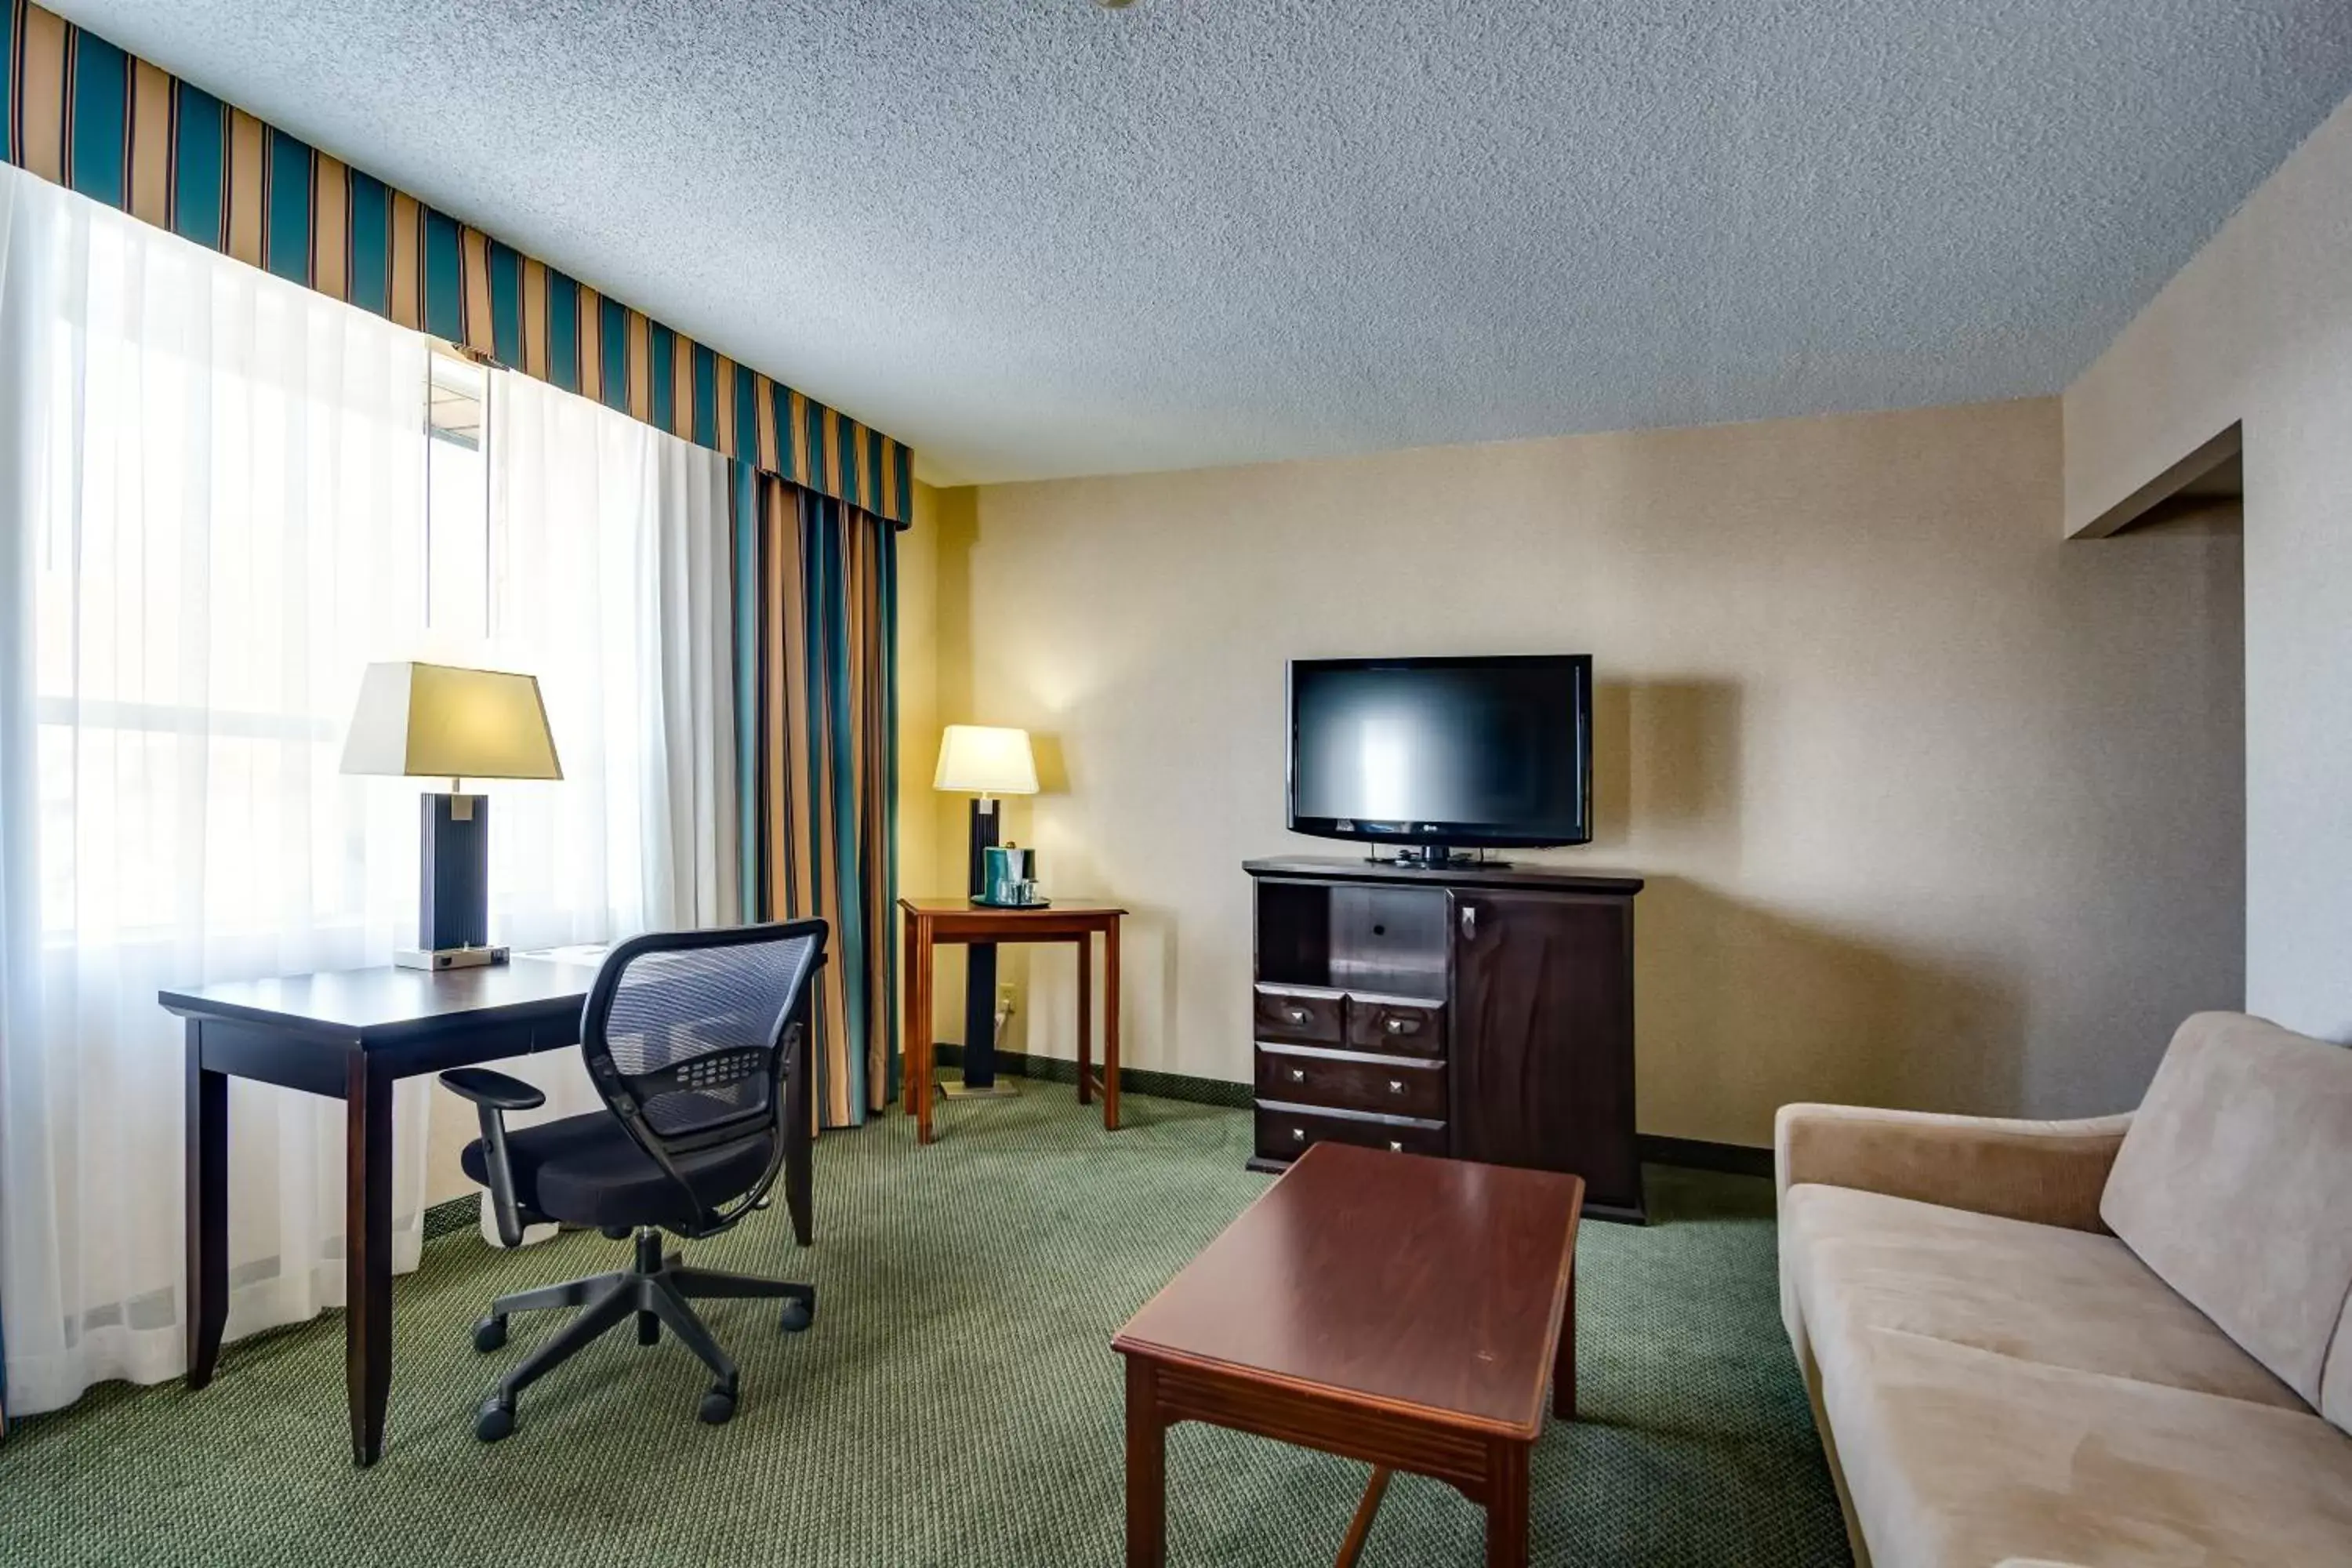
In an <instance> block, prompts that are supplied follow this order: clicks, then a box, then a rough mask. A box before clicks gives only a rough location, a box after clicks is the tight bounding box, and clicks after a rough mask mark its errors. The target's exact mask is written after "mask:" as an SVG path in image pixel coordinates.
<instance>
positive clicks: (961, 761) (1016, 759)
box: [931, 724, 1037, 795]
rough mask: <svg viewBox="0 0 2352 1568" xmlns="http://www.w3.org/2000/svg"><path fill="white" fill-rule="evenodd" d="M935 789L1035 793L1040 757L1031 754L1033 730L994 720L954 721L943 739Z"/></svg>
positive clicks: (933, 777) (932, 781)
mask: <svg viewBox="0 0 2352 1568" xmlns="http://www.w3.org/2000/svg"><path fill="white" fill-rule="evenodd" d="M931 787H932V788H933V789H947V790H964V791H968V792H970V793H971V794H973V795H1035V794H1036V793H1037V760H1036V758H1034V757H1033V756H1031V755H1030V754H1029V731H1026V730H1005V729H999V728H997V727H996V726H994V725H991V724H950V725H949V726H948V732H947V733H946V734H945V735H943V736H941V737H940V771H939V772H938V773H935V774H933V775H932V778H931Z"/></svg>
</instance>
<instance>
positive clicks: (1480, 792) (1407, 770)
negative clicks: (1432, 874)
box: [1290, 654, 1592, 863]
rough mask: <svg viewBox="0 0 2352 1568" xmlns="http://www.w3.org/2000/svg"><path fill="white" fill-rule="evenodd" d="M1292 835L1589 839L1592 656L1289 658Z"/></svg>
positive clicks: (1434, 852) (1499, 842) (1410, 854)
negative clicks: (1290, 659)
mask: <svg viewBox="0 0 2352 1568" xmlns="http://www.w3.org/2000/svg"><path fill="white" fill-rule="evenodd" d="M1290 828H1291V831H1292V832H1294V833H1308V834H1315V835H1318V836H1320V837H1326V838H1352V839H1360V840H1363V841H1367V842H1370V843H1372V844H1375V845H1377V844H1382V843H1389V844H1394V845H1397V846H1399V847H1400V848H1401V849H1402V850H1403V851H1405V856H1404V858H1408V859H1415V860H1419V859H1424V858H1425V859H1428V860H1429V861H1431V862H1432V863H1443V862H1444V860H1445V859H1447V858H1450V857H1451V854H1452V852H1453V850H1454V849H1455V848H1486V847H1537V846H1543V845H1554V844H1586V843H1590V842H1591V838H1592V659H1591V656H1590V655H1588V654H1537V655H1505V656H1497V657H1494V658H1313V659H1293V660H1292V661H1291V663H1290Z"/></svg>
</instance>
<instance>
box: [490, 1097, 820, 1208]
mask: <svg viewBox="0 0 2352 1568" xmlns="http://www.w3.org/2000/svg"><path fill="white" fill-rule="evenodd" d="M774 1149H775V1139H774V1137H773V1136H772V1135H771V1134H768V1133H761V1134H760V1135H759V1136H757V1137H754V1138H750V1139H746V1140H744V1141H743V1142H738V1143H729V1144H725V1145H722V1146H720V1147H719V1148H716V1149H708V1150H704V1151H702V1152H698V1153H693V1154H686V1155H680V1156H677V1168H678V1173H680V1174H681V1175H683V1176H685V1177H686V1179H687V1181H688V1184H690V1185H691V1186H692V1187H693V1188H694V1191H695V1194H696V1195H698V1197H700V1198H701V1200H702V1201H703V1203H704V1204H705V1205H709V1206H711V1207H714V1208H715V1207H717V1206H718V1205H720V1204H723V1203H726V1202H727V1201H728V1200H730V1198H736V1197H740V1196H741V1195H742V1194H745V1193H748V1192H750V1191H751V1189H752V1188H753V1187H755V1186H757V1185H759V1183H760V1178H761V1175H762V1174H764V1173H766V1171H767V1169H768V1161H769V1158H770V1157H771V1155H772V1154H773V1152H774ZM459 1160H460V1163H462V1164H463V1165H464V1166H465V1168H466V1174H467V1175H468V1176H471V1177H472V1178H473V1179H474V1180H475V1181H477V1182H479V1183H481V1184H483V1185H485V1186H488V1184H489V1167H488V1163H487V1162H486V1161H485V1159H484V1156H483V1152H482V1142H481V1140H480V1139H476V1140H475V1141H474V1142H471V1143H468V1144H467V1145H466V1151H465V1152H464V1154H462V1155H461V1156H459ZM507 1163H508V1164H509V1167H510V1168H511V1169H512V1170H513V1172H514V1185H515V1198H516V1200H517V1201H518V1202H520V1204H521V1205H522V1206H523V1207H525V1208H527V1209H534V1210H537V1211H538V1212H539V1213H541V1214H542V1215H546V1216H547V1217H548V1218H550V1219H551V1220H557V1221H560V1222H562V1224H565V1225H580V1226H599V1227H602V1226H638V1225H667V1226H688V1225H691V1224H693V1223H694V1221H695V1218H696V1215H695V1213H694V1208H693V1205H690V1204H689V1203H688V1202H687V1199H686V1195H685V1194H683V1193H680V1192H679V1191H678V1190H677V1183H675V1182H673V1181H671V1180H670V1178H669V1175H668V1173H667V1172H665V1171H663V1169H662V1168H661V1167H660V1166H659V1165H657V1164H656V1163H654V1161H653V1157H652V1156H651V1155H649V1154H647V1153H646V1152H645V1151H644V1150H643V1149H640V1148H638V1147H637V1145H636V1142H635V1140H634V1139H632V1138H631V1137H630V1136H629V1134H628V1131H627V1130H626V1129H625V1128H624V1127H623V1126H622V1125H621V1122H620V1120H619V1119H618V1118H617V1117H615V1116H614V1115H613V1113H612V1112H610V1111H608V1110H594V1111H591V1112H589V1113H588V1114H587V1115H584V1116H567V1117H565V1118H564V1119H563V1120H562V1121H544V1122H541V1123H540V1124H539V1125H538V1126H536V1127H518V1128H516V1129H514V1130H513V1131H509V1133H508V1134H507Z"/></svg>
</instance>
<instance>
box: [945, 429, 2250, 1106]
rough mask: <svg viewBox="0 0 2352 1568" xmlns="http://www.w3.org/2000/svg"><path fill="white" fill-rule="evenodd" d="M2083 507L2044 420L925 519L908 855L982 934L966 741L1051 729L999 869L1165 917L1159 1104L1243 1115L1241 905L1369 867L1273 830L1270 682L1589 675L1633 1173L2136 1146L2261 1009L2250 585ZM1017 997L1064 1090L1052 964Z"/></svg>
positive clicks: (1280, 469) (1510, 458)
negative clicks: (1425, 658)
mask: <svg viewBox="0 0 2352 1568" xmlns="http://www.w3.org/2000/svg"><path fill="white" fill-rule="evenodd" d="M2062 492H2063V487H2062V464H2061V451H2060V416H2059V405H2058V404H2057V403H2056V401H2055V400H2041V401H2031V402H2020V403H2011V404H2000V405H1980V406H1973V407H1964V408H1947V409H1934V410H1927V411H1922V412H1916V413H1906V414H1893V415H1874V416H1844V417H1834V418H1822V419H1811V420H1801V421H1789V422H1779V423H1769V424H1756V425H1745V426H1725V427H1717V428H1709V429H1698V430H1675V431H1656V432H1644V433H1634V434H1625V435H1611V436H1591V437H1563V438H1559V439H1554V440H1543V441H1529V442H1519V443H1511V444H1505V445H1495V446H1480V447H1445V448H1434V449H1428V450H1421V451H1412V452H1403V453H1395V454H1388V455H1382V456H1376V457H1367V458H1351V459H1343V460H1337V461H1318V462H1301V463H1287V464H1276V465H1266V466H1261V467H1253V468H1228V469H1215V470H1205V471H1196V472H1186V473H1171V474H1158V475H1143V476H1131V477H1124V478H1111V479H1076V480H1057V481H1050V482H1044V483H1037V484H1025V485H1003V486H992V487H987V488H983V489H978V490H961V491H950V492H940V494H938V495H936V496H933V497H930V498H928V500H927V507H928V510H927V513H926V516H927V518H928V519H929V526H930V527H931V528H932V537H931V539H930V540H929V542H928V543H927V544H923V545H918V546H917V547H916V549H917V550H918V551H919V550H924V549H928V550H929V552H930V554H929V560H930V563H931V565H932V567H933V570H934V572H935V574H936V577H935V584H934V589H935V592H936V593H937V595H938V598H937V604H938V612H939V613H938V616H937V619H936V622H935V624H934V625H933V626H932V627H931V628H930V634H929V650H930V653H931V655H932V658H933V659H934V665H933V672H932V675H931V680H932V686H931V692H932V699H931V700H932V704H933V707H934V709H935V711H934V712H933V713H932V714H931V715H930V725H931V727H930V728H929V731H928V732H927V733H919V732H917V727H916V721H915V719H914V718H913V716H912V714H911V710H912V709H913V707H914V706H915V705H914V704H908V705H907V706H908V709H909V710H910V717H909V720H908V723H909V731H908V736H907V741H906V744H907V751H906V754H905V755H906V761H905V767H906V772H907V774H908V789H909V796H908V814H907V820H908V822H909V823H910V824H914V825H916V826H913V828H912V829H911V831H912V832H914V833H921V832H925V831H928V832H929V834H930V835H931V843H930V847H929V849H928V850H926V851H925V853H926V854H928V855H929V865H930V867H931V868H932V879H933V881H934V884H935V886H934V888H933V889H932V890H938V891H952V890H954V885H955V882H956V880H957V877H958V875H959V874H960V864H961V862H960V858H958V855H957V854H953V853H951V854H949V855H947V856H946V857H945V858H944V859H943V858H942V857H941V850H942V849H943V848H946V849H952V848H954V847H960V846H961V802H960V801H956V800H951V799H949V800H943V801H942V802H940V803H939V804H941V805H944V806H945V807H946V810H945V811H944V812H943V813H942V812H939V811H934V812H933V813H931V814H929V816H926V815H925V814H924V813H923V812H922V811H921V809H920V807H919V805H918V804H917V803H916V802H915V801H914V799H913V798H912V797H913V795H916V794H919V792H920V791H921V790H922V789H923V788H925V787H927V786H928V783H929V768H930V764H931V760H932V758H933V756H934V755H935V748H936V743H937V732H936V727H935V726H936V723H937V722H940V721H948V720H952V719H972V720H977V721H985V722H992V723H1010V724H1020V725H1024V726H1026V727H1028V728H1030V729H1031V730H1033V731H1035V732H1036V734H1037V736H1038V737H1039V740H1040V742H1041V763H1043V764H1044V767H1045V772H1046V773H1047V774H1048V789H1047V793H1045V794H1044V795H1040V796H1038V797H1036V798H1035V799H1034V801H1029V802H1016V803H1013V805H1012V806H1011V808H1010V815H1009V820H1008V823H1007V831H1008V833H1009V834H1010V835H1011V836H1012V837H1014V838H1016V839H1018V840H1020V841H1022V842H1024V843H1034V844H1035V845H1036V846H1038V847H1039V848H1040V851H1041V854H1042V857H1043V862H1044V876H1045V882H1046V884H1047V890H1048V891H1049V892H1052V893H1056V894H1062V895H1070V896H1076V895H1088V894H1100V895H1107V896H1110V897H1115V898H1117V899H1118V900H1121V901H1122V902H1124V903H1126V904H1128V905H1129V906H1130V907H1131V908H1132V909H1133V910H1135V918H1134V921H1133V924H1132V928H1131V932H1130V936H1129V944H1128V964H1127V973H1126V978H1127V987H1128V991H1127V1010H1126V1025H1127V1029H1128V1040H1129V1050H1128V1056H1129V1062H1130V1063H1131V1064H1133V1065H1136V1066H1139V1067H1149V1068H1166V1069H1172V1070H1176V1071H1181V1072H1186V1073H1192V1074H1196V1075H1200V1076H1204V1077H1213V1078H1220V1079H1245V1078H1247V1077H1248V1074H1249V1062H1250V1054H1249V1053H1250V1039H1249V1029H1248V1023H1247V1018H1248V1014H1247V999H1248V989H1249V963H1250V922H1249V902H1248V880H1247V879H1246V877H1245V876H1244V874H1243V872H1242V870H1241V868H1240V862H1241V861H1242V860H1243V859H1244V858H1248V857H1251V856H1256V855H1265V854H1275V853H1298V852H1306V853H1325V852H1328V853H1347V852H1348V850H1347V847H1344V846H1339V845H1330V844H1325V843H1321V842H1318V841H1315V840H1309V839H1303V838H1297V837H1292V836H1290V835H1289V834H1287V833H1286V831H1285V829H1284V826H1283V799H1282V791H1283V784H1282V779H1283V732H1282V731H1283V661H1284V660H1285V659H1286V658H1290V657H1294V656H1298V657H1307V656H1317V655H1340V654H1367V653H1372V654H1385V653H1397V654H1409V653H1445V652H1479V651H1494V652H1537V651H1583V652H1590V653H1591V654H1592V655H1594V657H1595V660H1596V667H1597V670H1598V678H1599V681H1600V690H1599V696H1598V711H1597V721H1598V722H1597V735H1596V740H1597V753H1598V754H1597V774H1598V779H1597V784H1598V810H1599V817H1600V833H1599V841H1598V842H1597V843H1596V844H1595V845H1593V846H1592V847H1590V848H1587V849H1582V850H1574V851H1552V852H1545V853H1543V854H1542V855H1541V856H1540V858H1542V859H1544V860H1546V861H1548V862H1551V863H1557V864H1561V865H1568V866H1589V867H1594V868H1609V869H1619V870H1626V871H1632V872H1635V873H1638V874H1641V875H1643V876H1645V877H1648V878H1649V879H1651V886H1650V889H1649V890H1648V891H1647V892H1646V893H1644V894H1643V897H1642V900H1641V902H1640V905H1639V945H1640V961H1639V965H1638V987H1639V992H1638V1010H1639V1028H1638V1035H1639V1052H1640V1062H1639V1084H1640V1094H1641V1107H1642V1110H1641V1123H1642V1126H1643V1130H1644V1131H1651V1132H1656V1133H1664V1134H1670V1135H1677V1136H1684V1137H1695V1138H1708V1139H1720V1140H1726V1141H1730V1142H1744V1143H1751V1144H1753V1143H1761V1142H1766V1141H1767V1140H1768V1138H1769V1129H1770V1123H1771V1116H1772V1112H1773V1110H1774V1108H1775V1107H1777V1106H1778V1105H1780V1103H1782V1102H1783V1101H1787V1100H1801V1099H1829V1100H1860V1101H1868V1102H1874V1103H1892V1104H1914V1105H1921V1106H1936V1107H1948V1108H1954V1109H1962V1110H1984V1111H2020V1110H2024V1111H2038V1112H2052V1113H2065V1112H2074V1111H2091V1110H2106V1109H2112V1108H2116V1107H2121V1106H2126V1105H2129V1104H2131V1103H2133V1102H2134V1101H2135V1100H2136V1099H2137V1095H2138V1093H2139V1091H2140V1089H2141V1088H2142V1087H2143V1086H2144V1084H2145V1082H2146V1079H2147V1074H2148V1072H2149V1070H2150V1069H2151V1068H2152V1066H2153V1064H2154V1062H2155V1060H2156V1058H2157V1057H2158V1054H2159V1052H2160V1051H2161V1048H2162V1047H2163V1044H2164V1041H2165V1038H2166V1037H2167V1036H2168V1033H2169V1031H2170V1029H2171V1027H2172V1026H2173V1025H2174V1024H2176V1023H2177V1022H2178V1021H2179V1018H2180V1017H2181V1016H2182V1015H2184V1014H2185V1013H2187V1012H2189V1011H2190V1010H2191V1009H2193V1008H2196V1007H2200V1006H2216V1005H2220V1006H2227V1005H2236V1004H2237V1002H2238V1001H2239V999H2240V994H2241V990H2242V969H2241V956H2242V934H2241V890H2240V882H2239V871H2240V861H2239V838H2240V834H2241V819H2240V795H2239V773H2238V752H2239V745H2240V740H2239V731H2238V726H2239V710H2238V687H2237V661H2238V658H2239V654H2238V647H2239V644H2240V639H2241V635H2242V634H2241V628H2240V625H2239V616H2238V564H2237V555H2236V549H2237V546H2236V542H2235V541H2234V540H2231V539H2229V538H2226V537H2214V536H2211V535H2210V534H2203V533H2193V532H2181V531H2172V532H2168V533H2164V534H2158V535H2151V536H2147V537H2132V536H2126V537H2123V538H2119V539H2116V540H2111V541H2103V542H2079V543H2077V542H2064V541H2063V539H2062V534H2063V529H2062V526H2061V514H2062V510H2063V493H2062ZM924 526H925V525H924V524H919V525H918V531H922V529H923V527H924ZM912 558H913V556H912V552H910V556H909V559H910V560H911V559H912ZM908 620H909V621H910V622H911V621H912V620H913V617H912V616H909V617H908ZM904 635H905V637H906V638H907V639H908V640H907V641H906V642H905V643H904V644H903V645H902V646H903V647H905V649H906V652H907V658H908V664H909V665H911V664H912V662H913V661H914V659H915V658H917V657H918V656H919V651H920V644H921V640H922V635H921V632H920V631H919V629H918V628H916V627H915V626H911V625H910V626H908V629H907V631H906V633H905V634H904ZM910 859H911V857H910ZM908 886H909V887H910V888H915V887H917V886H918V883H917V881H916V880H915V879H914V878H913V877H912V876H911V875H910V876H909V877H908ZM1013 952H1017V950H1008V956H1010V954H1011V953H1013ZM1006 972H1007V974H1008V977H1012V978H1014V979H1016V980H1021V979H1024V977H1025V984H1026V997H1025V1000H1026V1004H1027V1005H1025V1006H1024V1009H1023V1011H1022V1013H1021V1014H1020V1015H1019V1016H1016V1018H1015V1020H1014V1024H1013V1038H1011V1039H1010V1040H1009V1041H1008V1044H1009V1045H1010V1046H1011V1047H1012V1048H1014V1049H1020V1050H1028V1051H1034V1052H1044V1053H1048V1054H1054V1055H1061V1056H1067V1055H1069V1054H1071V1049H1072V1044H1073V1042H1072V1035H1071V1026H1070V1023H1069V1019H1068V1014H1069V1011H1070V1006H1071V993H1070V984H1071V979H1070V969H1069V959H1068V957H1067V956H1066V955H1065V954H1061V953H1059V952H1055V953H1052V954H1046V955H1044V956H1038V957H1035V958H1034V962H1029V963H1025V964H1024V963H1022V962H1021V961H1019V960H1013V961H1012V962H1008V963H1007V965H1006ZM942 991H943V997H942V1004H943V1005H942V1007H941V1010H940V1018H939V1020H938V1023H939V1036H940V1037H941V1038H956V1037H959V1035H960V1026H959V1025H958V1024H957V1022H956V1021H955V1018H954V1015H953V1008H952V1004H951V1001H950V997H951V995H952V991H953V986H952V984H949V985H943V987H942Z"/></svg>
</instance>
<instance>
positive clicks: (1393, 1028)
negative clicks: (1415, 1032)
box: [1388, 1017, 1404, 1035]
mask: <svg viewBox="0 0 2352 1568" xmlns="http://www.w3.org/2000/svg"><path fill="white" fill-rule="evenodd" d="M1388 1031H1389V1033H1390V1034H1391V1035H1402V1034H1403V1033H1404V1020H1403V1019H1402V1018H1393V1017H1392V1018H1391V1019H1390V1020H1389V1021H1388Z"/></svg>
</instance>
